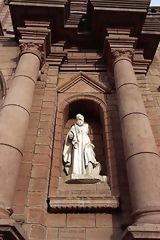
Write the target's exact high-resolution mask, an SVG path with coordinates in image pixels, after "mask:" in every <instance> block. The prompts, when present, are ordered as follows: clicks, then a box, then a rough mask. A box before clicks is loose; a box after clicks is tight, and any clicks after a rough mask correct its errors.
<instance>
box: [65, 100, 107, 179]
mask: <svg viewBox="0 0 160 240" xmlns="http://www.w3.org/2000/svg"><path fill="white" fill-rule="evenodd" d="M78 113H80V114H82V115H83V116H84V117H85V122H86V123H88V124H89V137H90V139H91V142H92V143H93V144H94V146H95V149H94V151H95V154H96V160H97V161H98V162H100V164H101V172H100V175H102V176H103V175H104V176H107V156H106V155H107V153H106V152H105V145H106V139H105V134H104V133H105V131H104V113H103V110H102V108H101V106H100V104H99V103H97V102H96V101H93V99H89V98H88V99H87V98H86V99H85V98H82V99H74V100H73V101H71V102H70V103H69V104H68V105H67V106H66V109H65V117H64V119H65V121H64V136H63V139H65V138H66V135H67V133H68V131H69V129H70V128H71V126H72V125H73V124H74V123H75V116H76V115H77V114H78ZM62 162H63V161H62ZM61 169H62V175H63V176H64V171H63V166H62V168H61Z"/></svg>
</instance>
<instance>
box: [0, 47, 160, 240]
mask: <svg viewBox="0 0 160 240" xmlns="http://www.w3.org/2000/svg"><path fill="white" fill-rule="evenodd" d="M9 44H10V43H8V45H7V46H3V47H2V46H0V50H2V51H1V54H2V55H3V56H4V58H3V61H2V60H1V61H0V68H1V69H2V72H3V74H4V76H5V79H8V85H7V86H9V84H10V77H11V75H12V73H13V72H14V68H15V66H16V61H17V60H16V57H17V55H18V49H17V47H16V46H13V45H12V46H11V45H9ZM8 49H9V50H10V51H8ZM6 52H7V53H6ZM4 59H5V61H4ZM77 73H78V72H77ZM74 74H75V73H74ZM88 75H90V76H92V77H93V78H95V79H97V80H100V81H103V82H105V81H106V79H107V77H106V74H105V73H103V74H99V73H96V72H93V73H92V72H90V73H88ZM71 76H73V73H72V72H68V73H67V72H66V73H63V74H62V73H61V74H58V69H56V68H53V67H52V68H51V67H50V68H48V66H46V69H45V72H44V74H43V75H42V78H41V81H38V82H37V84H36V90H35V96H34V100H33V107H32V111H31V118H30V123H29V128H28V132H27V135H26V141H25V146H24V157H23V159H22V163H21V168H20V173H19V178H18V181H17V189H16V192H15V199H14V204H13V209H14V214H13V218H15V219H16V220H17V221H19V222H20V224H22V226H23V227H24V229H25V230H26V232H27V235H28V237H29V239H31V240H37V239H40V240H41V239H42V240H44V239H46V240H64V239H69V240H70V239H72V238H74V239H76V240H94V239H96V240H97V239H99V240H104V239H105V240H106V239H112V240H117V239H119V238H120V235H121V234H122V229H121V228H122V227H125V225H126V224H129V223H130V221H131V219H130V217H129V216H130V211H131V208H130V201H129V193H128V184H127V177H126V168H125V161H124V156H123V147H122V139H121V131H120V124H119V119H118V107H117V100H116V95H115V94H114V93H113V94H111V95H108V96H107V104H108V112H109V116H110V126H109V130H110V132H111V134H112V140H111V141H110V146H112V149H116V151H113V152H111V154H113V156H112V157H114V159H115V164H116V167H117V169H118V171H117V172H113V173H112V174H113V179H114V176H115V175H116V178H117V179H118V183H116V189H118V191H119V194H120V199H121V211H119V212H117V213H113V214H111V213H88V214H87V213H86V214H84V213H82V214H78V213H74V214H71V213H68V214H65V213H62V214H60V213H58V214H54V213H52V214H50V213H48V212H47V196H48V183H49V176H50V168H51V155H52V144H53V133H54V126H55V117H56V106H57V89H56V87H57V83H58V81H59V82H60V81H64V80H65V79H68V78H70V77H71ZM137 78H138V83H139V86H140V88H141V91H142V95H143V99H144V102H145V106H146V109H147V113H148V115H149V118H150V121H151V125H152V128H153V132H154V134H155V138H156V141H157V145H158V146H160V123H159V119H160V118H159V117H160V92H159V91H157V89H158V87H159V85H160V81H159V80H160V50H159V52H157V55H156V57H155V59H154V61H153V63H152V65H151V67H150V70H149V72H148V74H147V76H146V77H145V76H141V75H139V76H137Z"/></svg>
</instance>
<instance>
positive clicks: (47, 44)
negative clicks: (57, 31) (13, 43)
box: [18, 22, 51, 68]
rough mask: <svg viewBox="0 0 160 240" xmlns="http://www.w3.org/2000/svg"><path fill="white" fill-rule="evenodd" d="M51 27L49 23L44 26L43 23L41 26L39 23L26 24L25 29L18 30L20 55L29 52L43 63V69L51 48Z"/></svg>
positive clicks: (44, 23)
mask: <svg viewBox="0 0 160 240" xmlns="http://www.w3.org/2000/svg"><path fill="white" fill-rule="evenodd" d="M42 26H43V27H42ZM49 26H50V24H49V22H43V25H42V22H40V24H39V22H26V23H25V27H19V28H18V39H19V43H20V50H21V53H20V55H23V54H25V53H27V52H28V53H32V54H35V55H36V56H37V57H38V58H39V59H40V61H41V68H42V67H43V65H44V61H45V58H46V56H47V55H48V54H49V53H50V48H51V36H50V29H49Z"/></svg>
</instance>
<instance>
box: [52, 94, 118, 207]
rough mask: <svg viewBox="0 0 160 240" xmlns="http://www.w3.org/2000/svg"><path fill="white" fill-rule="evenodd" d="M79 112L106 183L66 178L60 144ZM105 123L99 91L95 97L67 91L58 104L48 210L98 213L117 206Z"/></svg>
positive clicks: (103, 104) (103, 107)
mask: <svg viewBox="0 0 160 240" xmlns="http://www.w3.org/2000/svg"><path fill="white" fill-rule="evenodd" d="M65 96H66V95H65ZM101 97H102V96H101ZM103 99H104V98H103ZM78 113H81V114H82V115H84V117H85V122H87V123H88V124H89V126H90V139H91V141H92V143H93V144H94V145H95V153H96V160H97V161H99V162H100V164H101V167H102V170H101V172H100V175H103V176H107V181H105V182H103V181H99V182H96V183H83V182H80V183H78V184H77V183H73V182H71V183H67V181H66V178H67V176H66V173H65V171H64V166H63V157H62V155H63V146H64V142H65V138H66V135H67V133H68V131H69V129H70V127H71V126H72V125H73V124H74V123H75V116H76V114H78ZM108 124H109V123H108V115H107V105H106V103H105V102H104V101H102V100H101V98H98V94H96V96H94V95H91V94H86V95H84V94H83V95H73V96H69V94H68V95H67V97H66V99H65V100H63V101H62V102H61V104H59V105H58V109H57V115H56V125H55V131H54V134H55V138H54V144H53V158H52V168H51V176H50V186H49V195H48V196H49V197H48V202H49V211H50V212H92V211H93V209H94V211H97V212H101V211H102V212H103V211H104V212H106V211H112V210H115V209H117V208H118V207H119V200H118V196H114V195H113V193H112V170H113V172H115V171H114V169H112V167H113V168H114V167H115V165H114V164H113V163H112V159H111V154H110V152H109V151H110V146H109V135H108V134H109V133H108V126H109V125H108ZM114 181H115V180H114Z"/></svg>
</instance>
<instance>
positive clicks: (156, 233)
mask: <svg viewBox="0 0 160 240" xmlns="http://www.w3.org/2000/svg"><path fill="white" fill-rule="evenodd" d="M133 239H138V240H140V239H143V240H145V239H152V240H155V239H160V224H147V223H144V224H137V225H132V226H129V227H128V228H127V229H126V230H125V232H124V234H123V235H122V238H121V240H133Z"/></svg>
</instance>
